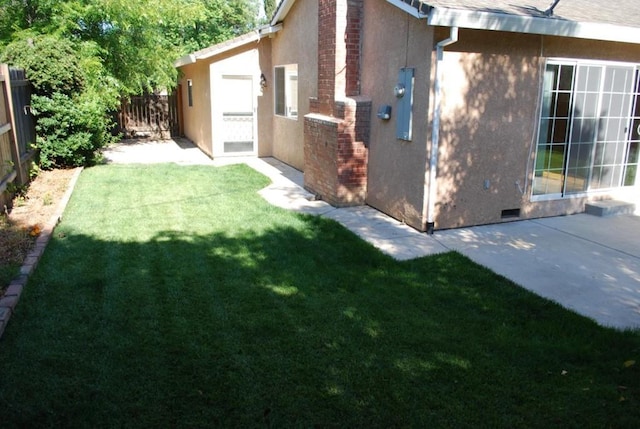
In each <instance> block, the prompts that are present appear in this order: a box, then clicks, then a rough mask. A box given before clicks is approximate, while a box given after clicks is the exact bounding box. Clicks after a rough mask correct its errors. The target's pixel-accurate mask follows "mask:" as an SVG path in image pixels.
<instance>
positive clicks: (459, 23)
mask: <svg viewBox="0 0 640 429" xmlns="http://www.w3.org/2000/svg"><path fill="white" fill-rule="evenodd" d="M550 3H555V4H553V5H550ZM638 17H640V2H638V1H637V0H619V1H617V2H615V4H614V3H612V2H602V1H595V0H560V1H559V2H551V1H550V0H490V1H489V0H425V1H411V0H404V1H403V0H297V1H296V0H282V1H281V3H280V4H279V6H278V8H277V10H276V12H275V14H274V16H273V19H272V20H271V22H270V25H268V26H266V27H264V28H261V29H260V30H258V31H256V32H254V33H251V34H247V35H244V36H242V37H239V38H236V39H234V40H231V41H228V42H225V43H223V44H219V45H215V46H212V47H209V48H207V49H204V50H202V51H198V52H194V53H193V54H190V55H187V56H185V57H183V58H181V59H179V60H178V61H177V62H176V66H177V67H179V68H180V70H181V72H182V82H181V88H182V103H183V112H184V119H185V120H184V132H185V134H186V137H188V138H189V139H191V140H192V141H194V142H195V143H196V144H197V145H198V146H199V147H200V148H201V149H202V150H203V151H204V152H206V153H207V154H209V155H210V156H212V157H222V156H234V155H255V156H273V157H275V158H278V159H279V160H281V161H283V162H285V163H287V164H290V165H292V166H293V167H296V168H298V169H300V170H302V171H303V172H304V181H305V187H306V188H307V189H308V190H310V191H312V192H314V193H315V194H317V195H319V196H320V197H321V198H322V199H324V200H326V201H328V202H329V203H331V204H333V205H336V206H346V205H361V204H368V205H370V206H373V207H375V208H377V209H379V210H380V211H382V212H384V213H387V214H389V215H391V216H393V217H394V218H396V219H398V220H401V221H403V222H406V223H407V224H409V225H411V226H413V227H414V228H416V229H418V230H421V231H429V232H431V231H433V230H434V229H444V228H455V227H460V226H468V225H477V224H486V223H496V222H504V221H510V220H516V219H527V218H535V217H543V216H555V215H563V214H571V213H577V212H582V211H584V210H585V204H587V203H589V202H592V201H597V200H610V199H617V200H635V199H638V196H639V195H640V178H639V176H640V175H639V174H638V159H639V147H638V146H639V144H640V22H639V21H638Z"/></svg>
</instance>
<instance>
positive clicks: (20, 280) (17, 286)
mask: <svg viewBox="0 0 640 429" xmlns="http://www.w3.org/2000/svg"><path fill="white" fill-rule="evenodd" d="M82 170H83V168H82V167H80V168H78V169H77V170H76V171H75V173H74V174H73V176H71V180H70V181H69V184H68V185H67V190H66V192H65V193H64V195H63V196H62V199H61V200H60V201H59V202H58V206H57V207H56V211H55V212H54V214H53V215H52V216H51V218H49V220H48V221H47V223H46V225H45V226H44V227H43V228H42V231H41V232H40V235H39V236H38V238H37V239H36V243H35V245H34V246H33V248H31V250H29V253H27V257H26V258H25V260H24V262H23V264H22V267H20V274H19V275H18V277H16V278H15V279H13V281H12V282H11V283H9V287H7V290H6V291H5V293H4V295H3V296H2V298H0V337H2V334H3V333H4V329H5V328H6V326H7V323H9V319H10V318H11V315H12V314H13V313H14V311H15V308H16V305H17V304H18V301H19V300H20V295H22V291H23V290H24V288H25V286H26V285H27V281H28V280H29V277H30V276H31V274H33V272H34V271H35V269H36V266H37V265H38V261H40V258H41V257H42V254H43V253H44V249H45V248H46V247H47V244H48V243H49V240H50V239H51V236H52V235H53V230H54V229H55V227H56V225H58V222H60V220H61V219H62V214H63V213H64V210H65V208H66V207H67V204H68V203H69V199H70V198H71V194H72V193H73V189H74V188H75V186H76V182H77V181H78V177H80V173H82Z"/></svg>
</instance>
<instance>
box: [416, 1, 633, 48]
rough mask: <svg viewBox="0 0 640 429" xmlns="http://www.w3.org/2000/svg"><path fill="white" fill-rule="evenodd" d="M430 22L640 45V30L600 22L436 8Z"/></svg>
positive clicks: (449, 25)
mask: <svg viewBox="0 0 640 429" xmlns="http://www.w3.org/2000/svg"><path fill="white" fill-rule="evenodd" d="M423 16H424V15H423ZM426 19H427V23H428V24H429V25H434V26H443V27H460V28H470V29H478V30H492V31H508V32H514V33H526V34H542V35H547V36H562V37H574V38H578V39H593V40H606V41H611V42H625V43H639V44H640V28H636V27H625V26H620V25H613V24H605V23H597V22H576V21H566V20H562V19H554V18H539V17H530V16H519V15H508V14H503V13H493V12H482V11H470V10H459V9H449V8H435V7H434V8H432V9H431V11H430V12H429V14H428V16H426Z"/></svg>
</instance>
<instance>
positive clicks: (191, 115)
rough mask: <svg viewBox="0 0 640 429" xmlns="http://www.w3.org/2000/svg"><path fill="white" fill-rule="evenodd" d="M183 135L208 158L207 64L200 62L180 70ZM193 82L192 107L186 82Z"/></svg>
mask: <svg viewBox="0 0 640 429" xmlns="http://www.w3.org/2000/svg"><path fill="white" fill-rule="evenodd" d="M180 72H181V74H182V78H181V79H180V84H181V90H182V93H181V96H180V101H181V102H182V119H183V130H184V135H185V137H187V138H188V139H189V140H191V141H192V142H194V143H195V144H196V145H198V147H199V148H200V149H201V150H202V151H203V152H205V153H207V154H208V155H209V156H212V148H211V97H210V95H211V90H210V88H209V62H204V61H200V62H197V63H195V64H189V65H188V66H184V67H182V68H181V69H180ZM189 79H191V81H192V82H193V87H192V96H193V97H192V98H193V105H192V106H189V92H188V91H189V89H188V85H187V81H188V80H189Z"/></svg>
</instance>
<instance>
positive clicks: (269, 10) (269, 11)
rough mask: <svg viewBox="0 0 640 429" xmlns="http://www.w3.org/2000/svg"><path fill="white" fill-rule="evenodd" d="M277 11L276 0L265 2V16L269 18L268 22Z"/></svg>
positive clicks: (265, 0) (266, 0)
mask: <svg viewBox="0 0 640 429" xmlns="http://www.w3.org/2000/svg"><path fill="white" fill-rule="evenodd" d="M275 11H276V0H264V14H265V15H266V16H267V21H270V20H271V18H272V17H273V13H274V12H275Z"/></svg>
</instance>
